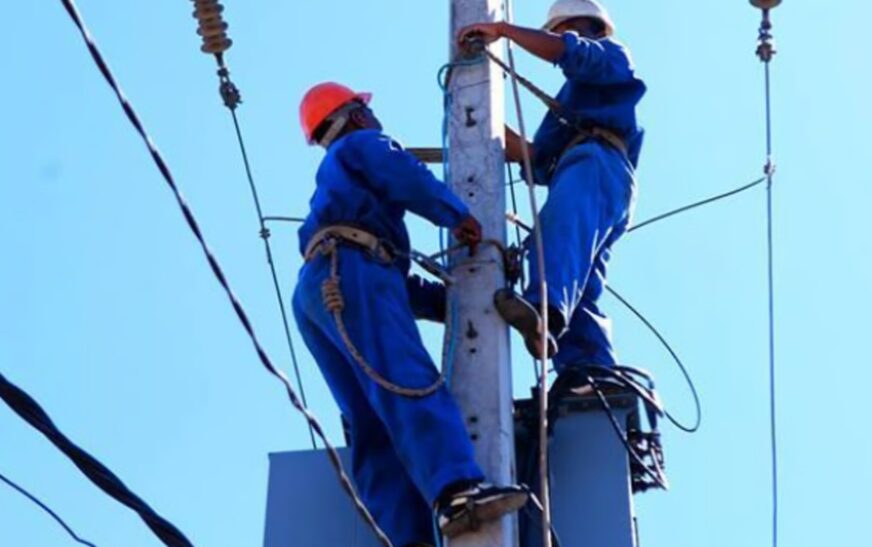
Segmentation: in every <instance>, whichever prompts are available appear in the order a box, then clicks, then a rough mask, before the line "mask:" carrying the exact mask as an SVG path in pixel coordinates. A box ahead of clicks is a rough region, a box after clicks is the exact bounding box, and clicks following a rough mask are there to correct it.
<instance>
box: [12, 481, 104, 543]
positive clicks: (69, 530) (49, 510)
mask: <svg viewBox="0 0 872 547" xmlns="http://www.w3.org/2000/svg"><path fill="white" fill-rule="evenodd" d="M0 481H3V482H5V483H6V484H8V485H9V486H10V487H11V488H12V489H13V490H16V491H18V493H19V494H21V495H22V496H24V497H26V498H27V499H29V500H30V501H32V502H33V503H35V504H36V505H37V506H39V507H40V508H41V509H42V510H43V511H45V512H46V513H48V514H49V516H51V518H53V519H55V521H56V522H57V523H58V524H60V525H61V527H62V528H63V529H64V530H66V532H67V534H69V536H70V537H71V538H73V539H74V540H75V541H76V542H77V543H80V544H82V545H87V546H88V547H97V546H96V545H94V544H93V543H91V542H90V541H88V540H86V539H82V538H81V537H79V535H78V534H77V533H76V532H75V531H73V529H72V528H70V526H69V525H68V524H67V523H66V522H64V519H62V518H61V517H60V515H58V514H57V513H56V512H55V511H54V510H52V508H51V507H49V506H48V505H46V504H45V503H43V502H42V501H41V500H40V499H39V498H37V497H36V496H34V495H33V494H31V493H30V492H28V491H27V490H25V489H24V488H23V487H21V486H19V485H18V484H15V482H13V481H12V480H11V479H9V478H8V477H6V476H5V475H3V474H2V473H0Z"/></svg>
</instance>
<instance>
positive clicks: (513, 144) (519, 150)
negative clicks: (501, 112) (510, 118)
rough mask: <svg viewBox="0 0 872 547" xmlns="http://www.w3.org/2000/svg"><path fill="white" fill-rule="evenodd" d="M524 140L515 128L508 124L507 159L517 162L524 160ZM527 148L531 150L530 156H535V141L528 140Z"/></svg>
mask: <svg viewBox="0 0 872 547" xmlns="http://www.w3.org/2000/svg"><path fill="white" fill-rule="evenodd" d="M523 143H524V140H523V139H522V138H521V135H519V134H518V133H517V132H516V131H515V130H514V129H512V128H511V127H510V126H508V125H507V126H506V160H508V161H513V162H517V163H522V162H523V161H524V146H523ZM527 150H528V151H529V154H530V158H533V157H534V156H535V155H536V150H535V148H533V143H532V142H530V141H527Z"/></svg>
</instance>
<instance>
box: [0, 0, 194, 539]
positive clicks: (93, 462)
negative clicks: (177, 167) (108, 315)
mask: <svg viewBox="0 0 872 547" xmlns="http://www.w3.org/2000/svg"><path fill="white" fill-rule="evenodd" d="M64 1H66V0H64ZM0 399H3V402H5V403H6V404H7V405H9V408H11V409H12V410H13V411H14V412H15V413H16V414H18V415H19V416H20V417H21V418H22V419H23V420H24V421H25V422H27V423H28V424H30V425H31V427H33V428H34V429H36V430H37V431H39V432H40V433H42V434H43V435H45V437H46V438H47V439H48V440H49V441H50V442H51V443H52V444H53V445H55V447H56V448H57V449H58V450H60V451H61V452H63V453H64V455H65V456H66V457H67V458H69V459H70V461H72V462H73V464H74V465H75V466H76V467H78V468H79V471H81V472H82V473H84V475H85V476H86V477H88V479H89V480H90V481H91V482H92V483H94V485H96V486H97V487H98V488H100V490H102V491H103V492H105V493H106V494H108V495H109V496H110V497H112V498H113V499H115V500H116V501H118V502H119V503H121V504H123V505H126V506H127V507H129V508H130V509H132V510H133V511H135V512H136V513H137V514H138V515H139V516H140V518H142V520H143V521H144V522H145V524H146V525H147V526H148V527H149V528H150V529H151V531H152V532H154V534H155V535H156V536H157V537H158V538H160V540H161V541H162V542H163V543H164V544H165V545H167V546H168V547H190V546H192V545H193V544H192V543H191V542H190V541H188V538H186V537H185V535H184V534H183V533H182V532H181V531H180V530H179V529H178V528H176V527H175V525H173V524H172V523H171V522H169V521H168V520H166V519H164V518H163V517H162V516H160V515H159V514H157V512H156V511H155V510H154V509H152V508H151V507H150V506H149V505H148V504H147V503H146V502H145V501H143V500H142V498H140V497H139V496H137V495H136V494H135V493H133V492H132V491H131V490H130V489H129V488H127V486H125V484H124V483H123V482H122V481H121V479H119V478H118V476H117V475H115V473H113V472H112V471H111V470H110V469H109V468H107V467H106V466H105V465H103V464H102V463H101V462H100V461H99V460H98V459H97V458H95V457H94V456H92V455H91V454H89V453H88V452H86V451H85V450H83V449H82V448H81V447H79V446H78V445H77V444H76V443H74V442H73V441H71V440H70V439H69V438H67V436H66V435H64V434H63V433H62V432H61V431H60V430H59V429H58V428H57V426H56V425H55V424H54V422H52V419H51V418H50V417H49V415H48V414H47V413H46V412H45V410H43V408H42V407H41V406H40V405H39V403H38V402H36V400H34V399H33V398H32V397H31V396H30V395H28V394H27V393H26V392H25V391H24V390H22V389H21V388H19V387H18V386H16V385H15V384H13V383H12V382H10V381H9V380H7V379H6V377H5V376H3V375H2V374H0Z"/></svg>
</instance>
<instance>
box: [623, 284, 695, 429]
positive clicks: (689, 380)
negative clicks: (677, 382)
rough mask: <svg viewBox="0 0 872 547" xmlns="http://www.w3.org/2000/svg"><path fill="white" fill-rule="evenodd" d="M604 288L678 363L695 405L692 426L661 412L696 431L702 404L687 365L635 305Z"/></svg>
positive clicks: (675, 424) (676, 424)
mask: <svg viewBox="0 0 872 547" xmlns="http://www.w3.org/2000/svg"><path fill="white" fill-rule="evenodd" d="M606 290H607V291H608V292H609V294H611V295H612V296H614V297H615V298H616V299H617V300H618V302H620V303H621V304H623V305H624V306H625V307H626V308H627V309H628V310H630V311H631V312H632V313H633V315H635V316H636V317H637V318H638V319H639V320H640V321H642V323H643V324H644V325H645V326H646V327H648V330H650V331H651V333H652V334H653V335H654V336H656V337H657V340H659V341H660V344H661V345H662V346H663V347H664V348H665V349H666V351H668V352H669V355H671V356H672V360H673V361H675V364H676V365H678V368H679V369H680V370H681V374H683V375H684V379H685V381H686V382H687V386H688V387H689V388H690V392H691V394H692V395H693V403H694V406H695V407H696V420H695V421H694V424H693V425H692V426H687V425H684V424H683V423H682V422H680V421H678V420H677V419H676V418H675V417H674V416H673V415H672V413H670V412H669V411H668V410H665V409H664V411H663V412H664V414H665V415H666V418H667V419H668V420H669V421H670V422H672V425H674V426H675V427H677V428H678V429H680V430H682V431H684V432H686V433H696V431H698V430H699V426H700V423H701V422H702V405H701V403H700V400H699V393H697V390H696V385H695V384H694V382H693V378H691V376H690V372H688V370H687V367H686V366H685V365H684V362H683V361H682V360H681V358H680V357H679V356H678V354H677V353H676V352H675V350H674V349H672V346H671V345H670V344H669V342H668V341H667V340H666V338H665V337H664V336H663V335H662V334H660V331H659V330H658V329H657V327H655V326H654V324H653V323H651V321H649V320H648V318H647V317H645V315H644V314H642V312H640V311H639V310H638V309H637V308H636V307H635V306H633V305H632V304H630V302H629V301H628V300H627V299H626V298H624V297H623V296H622V295H621V294H620V293H618V291H616V290H615V289H613V288H612V287H611V286H609V285H606Z"/></svg>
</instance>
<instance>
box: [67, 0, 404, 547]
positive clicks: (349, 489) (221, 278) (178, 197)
mask: <svg viewBox="0 0 872 547" xmlns="http://www.w3.org/2000/svg"><path fill="white" fill-rule="evenodd" d="M61 3H62V4H63V6H64V8H65V9H66V10H67V13H68V14H69V16H70V19H72V21H73V23H74V24H75V25H76V28H78V30H79V32H80V33H81V35H82V38H83V40H84V41H85V45H86V46H87V48H88V51H89V53H90V54H91V58H92V59H93V60H94V63H95V64H96V65H97V68H98V69H99V70H100V73H101V74H102V75H103V78H104V79H105V80H106V83H107V84H109V87H110V88H112V91H113V92H114V93H115V97H116V98H117V99H118V102H119V104H120V105H121V108H122V109H123V110H124V114H125V115H126V116H127V119H128V121H129V122H130V123H131V125H133V128H134V129H135V130H136V132H137V133H138V134H139V136H140V137H141V138H142V140H143V142H144V143H145V146H146V148H147V149H148V152H149V155H150V156H151V158H152V160H153V161H154V163H155V165H156V166H157V168H158V170H159V171H160V173H161V176H162V177H163V179H164V182H166V184H167V186H168V187H169V189H170V191H171V192H172V194H173V197H174V198H175V201H176V204H177V205H178V206H179V210H180V211H181V213H182V215H183V216H184V217H185V222H186V223H187V225H188V228H189V229H190V230H191V233H192V234H193V235H194V237H195V238H196V240H197V243H198V244H199V245H200V249H201V250H202V252H203V255H204V256H205V258H206V261H207V262H208V263H209V268H210V269H211V270H212V274H213V275H214V276H215V279H216V280H217V281H218V283H219V284H220V285H221V288H222V289H223V291H224V293H225V295H226V296H227V298H228V300H229V301H230V305H231V306H232V307H233V311H234V312H235V313H236V317H237V318H238V319H239V322H240V323H241V325H242V327H243V328H244V329H245V333H246V334H247V335H248V338H249V340H250V341H251V343H252V345H253V346H254V350H255V352H256V353H257V357H258V360H259V361H260V363H261V364H262V365H263V367H264V368H265V369H266V370H267V371H269V373H270V374H272V375H273V376H274V377H276V378H277V379H278V380H279V381H280V382H281V383H282V385H283V386H284V388H285V392H286V393H287V395H288V399H290V402H291V404H292V405H293V407H294V408H296V409H297V410H298V411H299V412H300V413H301V414H302V415H303V416H304V417H305V419H306V421H307V423H308V424H309V426H310V427H311V428H312V430H313V431H314V432H315V434H316V435H317V436H318V437H319V438H320V439H321V441H322V442H323V443H324V447H325V449H326V450H327V457H328V458H329V460H330V464H331V465H332V466H333V469H334V470H335V471H336V474H337V476H338V479H339V483H340V486H341V487H342V489H343V490H344V491H345V493H346V494H348V497H349V498H350V499H351V501H352V503H353V504H354V507H355V509H357V512H358V513H359V514H360V516H361V518H363V520H364V521H365V522H366V523H367V525H369V527H370V529H372V531H373V533H374V534H375V536H376V538H377V539H378V541H379V542H380V543H381V544H382V545H384V546H386V547H391V545H392V544H391V541H390V539H388V537H387V536H386V535H385V533H384V532H383V531H382V530H381V528H379V526H378V524H377V523H376V522H375V519H374V518H373V517H372V515H371V514H370V512H369V510H368V509H367V508H366V506H365V505H364V504H363V501H362V500H361V499H360V497H359V496H358V495H357V492H356V491H355V489H354V485H353V484H352V483H351V479H350V478H349V477H348V474H347V473H346V472H345V468H344V467H343V465H342V461H341V460H340V459H339V453H338V452H337V451H336V448H334V446H333V445H332V444H331V443H330V441H329V440H328V439H327V435H326V434H325V433H324V429H323V428H322V427H321V424H320V423H319V422H318V420H317V419H316V418H315V416H314V415H313V414H312V413H311V412H309V411H308V410H307V409H306V407H305V406H304V405H303V403H302V401H301V400H300V397H299V396H298V395H297V393H296V391H294V388H293V387H292V386H291V382H290V380H288V377H287V375H285V373H284V372H283V371H281V370H279V369H278V368H276V366H275V365H274V364H273V362H272V360H271V359H270V358H269V355H267V353H266V350H265V349H264V348H263V346H262V345H261V343H260V340H259V339H258V337H257V334H256V333H255V332H254V326H253V325H252V323H251V319H250V318H249V316H248V313H247V312H246V311H245V308H243V307H242V304H241V303H240V302H239V299H237V298H236V295H235V294H234V293H233V289H231V288H230V283H229V282H228V281H227V276H226V275H225V274H224V269H223V268H222V267H221V265H220V264H219V263H218V260H217V259H216V258H215V255H214V254H213V253H212V250H211V249H210V248H209V245H208V244H207V243H206V238H205V237H204V236H203V232H202V230H201V229H200V224H199V223H198V222H197V219H196V217H194V213H193V211H192V210H191V208H190V206H189V205H188V202H187V201H185V198H184V197H183V196H182V192H181V190H179V187H178V185H177V184H176V181H175V178H174V177H173V175H172V172H171V171H170V168H169V166H168V165H167V163H166V161H164V158H163V156H162V155H161V153H160V152H159V151H158V149H157V147H156V146H155V145H154V142H153V141H152V140H151V137H150V136H149V135H148V132H147V131H146V130H145V127H144V126H143V124H142V121H141V120H140V119H139V116H138V115H137V114H136V111H135V110H134V109H133V106H132V105H131V104H130V102H129V101H128V100H127V98H126V97H125V95H124V92H123V91H122V90H121V87H120V86H119V85H118V82H117V81H116V80H115V76H114V75H113V74H112V71H111V70H110V69H109V65H108V64H107V63H106V60H105V59H104V58H103V54H102V53H100V50H99V49H98V48H97V45H96V43H94V40H93V39H92V38H91V34H90V33H89V32H88V29H87V28H86V27H85V23H84V21H83V20H82V17H81V15H79V12H78V10H77V9H76V6H75V2H74V1H73V0H61ZM173 545H176V544H173ZM178 545H187V544H178Z"/></svg>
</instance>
